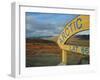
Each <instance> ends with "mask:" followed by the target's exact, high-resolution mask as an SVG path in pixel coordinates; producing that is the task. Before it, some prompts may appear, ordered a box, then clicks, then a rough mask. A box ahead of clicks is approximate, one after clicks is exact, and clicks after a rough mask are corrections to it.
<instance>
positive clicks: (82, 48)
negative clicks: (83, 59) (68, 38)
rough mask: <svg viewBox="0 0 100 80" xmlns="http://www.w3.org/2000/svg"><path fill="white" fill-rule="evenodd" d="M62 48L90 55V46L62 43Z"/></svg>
mask: <svg viewBox="0 0 100 80" xmlns="http://www.w3.org/2000/svg"><path fill="white" fill-rule="evenodd" d="M61 47H62V50H66V51H71V52H75V53H81V54H85V55H89V47H85V46H76V45H62V46H61Z"/></svg>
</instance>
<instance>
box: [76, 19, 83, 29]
mask: <svg viewBox="0 0 100 80" xmlns="http://www.w3.org/2000/svg"><path fill="white" fill-rule="evenodd" d="M81 21H82V19H81V18H78V19H77V21H76V27H77V28H78V29H80V28H81V27H82V23H80V22H81ZM79 23H80V24H79Z"/></svg>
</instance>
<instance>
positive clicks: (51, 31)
mask: <svg viewBox="0 0 100 80" xmlns="http://www.w3.org/2000/svg"><path fill="white" fill-rule="evenodd" d="M76 16H78V15H75V14H56V13H34V12H26V37H39V36H57V35H58V34H59V33H60V32H61V31H62V30H63V28H64V27H65V25H66V24H67V23H68V22H70V21H71V20H72V19H73V18H75V17H76Z"/></svg>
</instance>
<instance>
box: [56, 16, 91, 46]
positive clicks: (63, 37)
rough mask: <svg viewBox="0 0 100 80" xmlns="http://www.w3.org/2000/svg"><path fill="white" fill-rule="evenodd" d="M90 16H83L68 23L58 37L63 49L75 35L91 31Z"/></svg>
mask: <svg viewBox="0 0 100 80" xmlns="http://www.w3.org/2000/svg"><path fill="white" fill-rule="evenodd" d="M89 24H90V23H89V16H88V15H82V16H78V17H76V18H75V19H73V20H72V21H71V22H70V23H68V24H67V25H66V26H65V28H64V30H63V31H62V32H61V34H60V35H59V37H58V40H57V43H58V45H59V46H60V47H61V46H62V45H64V43H65V42H66V41H67V40H68V39H69V38H70V37H71V36H73V35H75V34H76V33H78V32H81V31H85V30H88V29H89Z"/></svg>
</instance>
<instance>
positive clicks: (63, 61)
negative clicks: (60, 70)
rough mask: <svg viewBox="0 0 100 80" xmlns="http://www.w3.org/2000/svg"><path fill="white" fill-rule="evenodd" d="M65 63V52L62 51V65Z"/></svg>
mask: <svg viewBox="0 0 100 80" xmlns="http://www.w3.org/2000/svg"><path fill="white" fill-rule="evenodd" d="M66 63H67V51H65V50H62V64H66Z"/></svg>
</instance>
